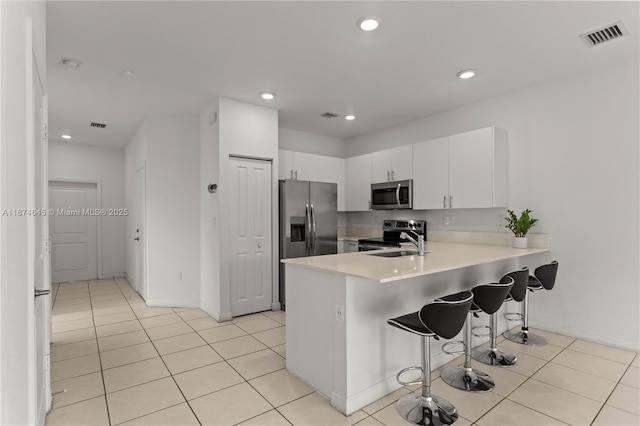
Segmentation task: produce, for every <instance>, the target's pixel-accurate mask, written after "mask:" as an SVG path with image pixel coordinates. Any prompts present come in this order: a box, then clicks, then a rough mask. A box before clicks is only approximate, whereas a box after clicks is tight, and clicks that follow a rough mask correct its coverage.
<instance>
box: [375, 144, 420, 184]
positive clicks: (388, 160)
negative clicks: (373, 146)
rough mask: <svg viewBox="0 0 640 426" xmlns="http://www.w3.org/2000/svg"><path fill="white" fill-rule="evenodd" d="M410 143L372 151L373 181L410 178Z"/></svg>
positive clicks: (411, 154)
mask: <svg viewBox="0 0 640 426" xmlns="http://www.w3.org/2000/svg"><path fill="white" fill-rule="evenodd" d="M412 156H413V149H412V145H405V146H401V147H398V148H393V149H387V150H385V151H378V152H374V153H373V154H372V157H371V168H372V171H371V177H372V182H373V183H378V182H389V181H394V180H405V179H411V178H412V176H413V173H412Z"/></svg>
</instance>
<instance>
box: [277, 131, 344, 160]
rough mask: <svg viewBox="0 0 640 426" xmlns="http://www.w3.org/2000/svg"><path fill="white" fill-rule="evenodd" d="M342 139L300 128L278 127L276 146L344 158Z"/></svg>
mask: <svg viewBox="0 0 640 426" xmlns="http://www.w3.org/2000/svg"><path fill="white" fill-rule="evenodd" d="M344 142H345V141H344V139H339V138H334V137H331V136H324V135H317V134H315V133H308V132H301V131H300V130H293V129H286V128H284V127H280V128H279V129H278V148H279V149H286V150H289V151H296V152H306V153H308V154H317V155H326V156H328V157H339V158H345V152H346V147H345V143H344Z"/></svg>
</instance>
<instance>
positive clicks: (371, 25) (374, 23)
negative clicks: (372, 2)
mask: <svg viewBox="0 0 640 426" xmlns="http://www.w3.org/2000/svg"><path fill="white" fill-rule="evenodd" d="M381 22H382V18H380V17H379V16H375V15H369V16H363V17H362V18H360V19H358V28H360V29H361V30H362V31H373V30H375V29H376V28H378V27H379V26H380V23H381Z"/></svg>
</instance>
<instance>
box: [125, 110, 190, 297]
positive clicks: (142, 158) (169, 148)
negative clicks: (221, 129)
mask: <svg viewBox="0 0 640 426" xmlns="http://www.w3.org/2000/svg"><path fill="white" fill-rule="evenodd" d="M199 142H200V135H199V124H198V117H197V116H195V115H193V116H166V117H151V118H147V119H146V120H145V121H144V123H143V124H142V125H141V127H140V128H139V129H138V132H137V133H136V135H135V136H134V138H133V139H132V141H131V142H130V143H129V145H128V146H127V148H126V154H125V156H126V187H127V204H128V205H129V206H130V207H131V208H132V209H133V212H132V214H131V215H130V216H129V218H128V220H127V227H126V228H127V238H126V239H127V242H128V244H127V275H128V276H129V277H130V278H133V279H134V280H135V274H136V246H135V244H134V243H133V238H134V235H135V228H136V226H137V225H136V219H135V218H136V213H137V212H136V211H135V202H136V197H137V196H138V194H137V185H136V180H137V170H138V169H140V168H141V167H143V166H145V164H146V176H147V178H146V179H147V181H146V183H147V191H146V192H147V199H146V201H147V204H146V213H147V215H146V218H147V220H146V225H147V234H146V237H147V239H146V248H147V271H148V275H147V283H148V284H147V285H148V293H147V299H146V302H147V304H149V305H152V306H185V307H197V306H199V305H200V236H199V228H200V199H199V192H198V191H199V187H200V176H199V167H198V165H199V155H200V144H199ZM129 240H131V241H129Z"/></svg>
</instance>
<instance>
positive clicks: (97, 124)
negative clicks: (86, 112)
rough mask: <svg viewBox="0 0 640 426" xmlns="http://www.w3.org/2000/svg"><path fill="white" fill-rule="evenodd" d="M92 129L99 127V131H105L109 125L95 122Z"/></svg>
mask: <svg viewBox="0 0 640 426" xmlns="http://www.w3.org/2000/svg"><path fill="white" fill-rule="evenodd" d="M91 127H97V128H98V129H104V128H105V127H107V125H106V124H103V123H95V122H92V123H91Z"/></svg>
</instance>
